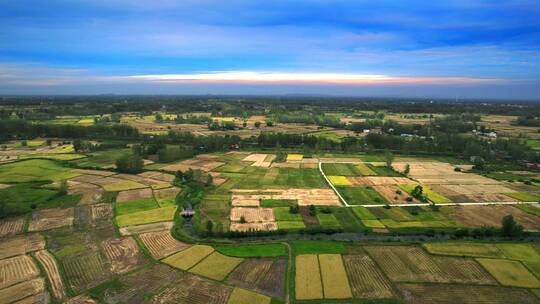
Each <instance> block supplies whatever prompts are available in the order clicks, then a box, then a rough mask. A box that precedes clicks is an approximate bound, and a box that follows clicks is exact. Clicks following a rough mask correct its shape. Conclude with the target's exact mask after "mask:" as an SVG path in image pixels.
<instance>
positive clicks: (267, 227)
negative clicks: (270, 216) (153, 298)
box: [230, 222, 278, 232]
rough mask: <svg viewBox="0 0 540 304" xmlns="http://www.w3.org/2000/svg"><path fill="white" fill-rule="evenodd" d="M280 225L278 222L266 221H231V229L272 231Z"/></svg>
mask: <svg viewBox="0 0 540 304" xmlns="http://www.w3.org/2000/svg"><path fill="white" fill-rule="evenodd" d="M277 229H278V226H277V223H276V222H264V223H245V224H241V223H234V222H231V226H230V230H231V231H241V232H246V231H272V230H277Z"/></svg>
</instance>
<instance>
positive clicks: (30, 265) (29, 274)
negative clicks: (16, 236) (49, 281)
mask: <svg viewBox="0 0 540 304" xmlns="http://www.w3.org/2000/svg"><path fill="white" fill-rule="evenodd" d="M36 276H39V269H38V268H37V266H36V265H35V264H34V261H33V260H32V258H31V257H30V256H28V255H19V256H16V257H11V258H7V259H4V260H0V289H2V288H6V287H8V286H11V285H13V284H16V283H19V282H23V281H26V280H29V279H31V278H33V277H36Z"/></svg>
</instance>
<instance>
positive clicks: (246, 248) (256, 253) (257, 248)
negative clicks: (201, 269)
mask: <svg viewBox="0 0 540 304" xmlns="http://www.w3.org/2000/svg"><path fill="white" fill-rule="evenodd" d="M215 249H216V250H217V251H218V252H220V253H222V254H224V255H228V256H233V257H239V258H247V257H278V256H285V255H287V249H286V247H285V246H284V245H283V244H246V245H242V244H238V245H221V246H216V247H215Z"/></svg>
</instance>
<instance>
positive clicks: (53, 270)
mask: <svg viewBox="0 0 540 304" xmlns="http://www.w3.org/2000/svg"><path fill="white" fill-rule="evenodd" d="M34 257H35V258H36V259H37V260H38V261H39V263H41V266H43V269H45V272H46V273H47V278H48V279H49V282H50V284H51V290H52V293H53V296H54V297H55V298H57V299H63V298H65V296H66V288H65V286H64V282H63V281H62V276H61V275H60V270H59V269H58V264H57V263H56V259H55V258H54V257H53V256H52V254H50V253H49V252H48V251H47V250H40V251H36V252H35V253H34Z"/></svg>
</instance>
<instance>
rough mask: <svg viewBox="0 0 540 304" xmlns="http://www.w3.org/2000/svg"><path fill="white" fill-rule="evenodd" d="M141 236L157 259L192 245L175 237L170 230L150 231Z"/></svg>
mask: <svg viewBox="0 0 540 304" xmlns="http://www.w3.org/2000/svg"><path fill="white" fill-rule="evenodd" d="M139 237H140V238H141V240H142V242H143V243H144V246H146V248H148V251H150V254H151V255H152V257H154V258H155V259H162V258H164V257H167V256H169V255H171V254H173V253H176V252H178V251H181V250H184V249H186V248H188V247H189V246H190V245H189V244H186V243H182V242H180V241H178V240H176V239H175V238H173V237H172V235H171V233H170V232H169V231H156V232H148V233H143V234H141V235H139Z"/></svg>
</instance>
